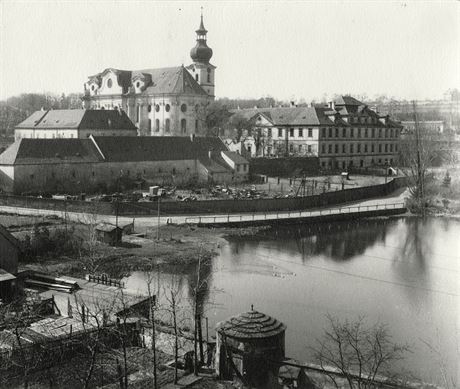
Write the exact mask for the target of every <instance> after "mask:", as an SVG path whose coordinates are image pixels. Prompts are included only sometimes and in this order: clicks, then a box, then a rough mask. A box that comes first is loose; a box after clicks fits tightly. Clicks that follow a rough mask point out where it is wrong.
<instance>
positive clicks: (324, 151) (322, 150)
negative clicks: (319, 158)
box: [321, 145, 326, 154]
mask: <svg viewBox="0 0 460 389" xmlns="http://www.w3.org/2000/svg"><path fill="white" fill-rule="evenodd" d="M321 152H322V153H323V154H326V145H321Z"/></svg>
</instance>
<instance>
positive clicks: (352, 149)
mask: <svg viewBox="0 0 460 389" xmlns="http://www.w3.org/2000/svg"><path fill="white" fill-rule="evenodd" d="M354 152H355V151H354V145H353V144H351V145H350V154H353V153H354Z"/></svg>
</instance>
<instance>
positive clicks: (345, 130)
mask: <svg viewBox="0 0 460 389" xmlns="http://www.w3.org/2000/svg"><path fill="white" fill-rule="evenodd" d="M342 137H343V138H346V137H347V129H346V128H342Z"/></svg>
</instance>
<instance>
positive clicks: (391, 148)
mask: <svg viewBox="0 0 460 389" xmlns="http://www.w3.org/2000/svg"><path fill="white" fill-rule="evenodd" d="M392 152H393V143H390V153H392Z"/></svg>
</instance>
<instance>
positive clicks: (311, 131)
mask: <svg viewBox="0 0 460 389" xmlns="http://www.w3.org/2000/svg"><path fill="white" fill-rule="evenodd" d="M308 137H309V138H313V130H312V129H311V128H309V129H308Z"/></svg>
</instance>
